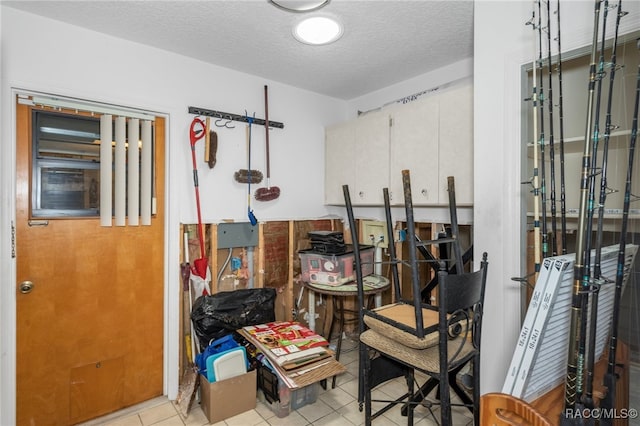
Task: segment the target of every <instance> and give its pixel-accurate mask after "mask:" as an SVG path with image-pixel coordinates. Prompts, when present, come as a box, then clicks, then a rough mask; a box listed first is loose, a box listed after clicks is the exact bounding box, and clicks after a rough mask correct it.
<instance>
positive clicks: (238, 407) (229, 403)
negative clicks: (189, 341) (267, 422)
mask: <svg viewBox="0 0 640 426" xmlns="http://www.w3.org/2000/svg"><path fill="white" fill-rule="evenodd" d="M256 388H257V382H256V370H252V371H249V372H248V373H245V374H242V375H240V376H236V377H232V378H230V379H226V380H221V381H219V382H213V383H210V382H209V381H208V380H207V378H206V377H204V376H203V375H200V403H201V404H202V411H204V414H205V416H207V419H208V420H209V423H210V424H213V423H218V422H220V421H222V420H224V419H228V418H230V417H233V416H236V415H238V414H240V413H244V412H245V411H249V410H252V409H254V408H256V397H257V394H256Z"/></svg>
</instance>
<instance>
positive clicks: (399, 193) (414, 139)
mask: <svg viewBox="0 0 640 426" xmlns="http://www.w3.org/2000/svg"><path fill="white" fill-rule="evenodd" d="M391 112H392V116H393V124H392V127H391V158H390V163H391V167H390V169H391V176H390V189H389V192H390V193H389V196H390V198H391V203H392V204H404V194H403V189H402V170H405V169H406V170H409V171H410V172H411V198H412V201H413V203H414V204H416V205H420V204H437V203H438V184H439V183H438V176H439V173H438V170H439V165H438V157H439V155H438V152H439V147H438V139H439V130H438V129H439V106H438V99H437V98H436V97H427V98H425V99H421V100H419V101H414V102H412V103H411V104H410V105H402V106H398V107H396V108H394V109H393V110H392V111H391ZM445 184H446V182H445Z"/></svg>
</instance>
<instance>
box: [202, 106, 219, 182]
mask: <svg viewBox="0 0 640 426" xmlns="http://www.w3.org/2000/svg"><path fill="white" fill-rule="evenodd" d="M206 125H207V126H206V127H207V128H206V133H205V139H204V162H205V163H207V164H208V165H209V168H210V169H213V166H215V165H216V152H217V151H218V134H217V133H216V132H215V131H213V130H211V119H210V118H209V117H207V119H206Z"/></svg>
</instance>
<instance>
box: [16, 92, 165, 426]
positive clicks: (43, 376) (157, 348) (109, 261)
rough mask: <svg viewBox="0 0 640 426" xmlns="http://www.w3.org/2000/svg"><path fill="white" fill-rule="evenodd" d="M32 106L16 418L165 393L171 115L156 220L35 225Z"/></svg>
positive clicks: (23, 131) (71, 413)
mask: <svg viewBox="0 0 640 426" xmlns="http://www.w3.org/2000/svg"><path fill="white" fill-rule="evenodd" d="M31 108H32V107H29V106H25V105H18V106H17V129H16V130H17V132H16V133H17V138H16V143H17V149H16V155H17V158H16V162H17V164H16V169H17V181H16V185H17V187H16V207H17V212H16V223H17V226H16V242H17V247H16V254H17V257H16V260H17V282H18V285H17V294H16V303H17V371H16V380H17V397H16V399H17V407H16V409H17V423H18V425H39V426H40V425H67V424H73V423H77V422H80V421H83V420H87V419H90V418H94V417H97V416H100V415H103V414H106V413H109V412H112V411H116V410H118V409H120V408H123V407H126V406H129V405H133V404H136V403H138V402H141V401H145V400H148V399H150V398H152V397H155V396H158V395H161V394H162V390H163V368H162V366H163V362H162V360H163V292H164V279H163V277H164V272H163V269H164V266H163V256H164V254H163V253H164V235H163V232H164V231H163V230H164V211H163V204H164V202H163V199H164V195H163V194H164V136H165V135H164V120H163V119H158V120H157V121H156V122H155V124H154V126H155V131H154V132H155V141H156V144H155V153H154V155H155V175H154V183H155V195H156V197H157V199H156V201H157V203H156V205H157V214H156V215H154V217H153V218H152V224H151V226H127V227H101V226H100V223H99V218H97V217H95V218H94V217H92V218H70V219H49V220H48V223H47V224H46V225H44V221H32V222H31V223H30V219H32V218H30V202H29V200H30V183H29V182H30V176H31V172H30V167H31V131H32V130H31V128H32V126H31V121H32V118H31ZM25 281H30V282H31V283H33V287H32V290H31V292H29V293H26V294H25V293H22V292H21V283H24V282H25Z"/></svg>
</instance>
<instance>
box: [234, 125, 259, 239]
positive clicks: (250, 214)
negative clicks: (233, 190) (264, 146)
mask: <svg viewBox="0 0 640 426" xmlns="http://www.w3.org/2000/svg"><path fill="white" fill-rule="evenodd" d="M254 118H255V114H254V117H249V115H247V123H249V125H247V147H248V148H247V151H248V153H249V155H248V164H247V172H248V173H246V178H247V183H248V186H247V216H248V217H249V222H251V225H252V226H256V224H257V223H258V219H256V216H255V215H254V214H253V210H252V209H251V182H252V180H253V177H254V172H255V170H251V125H252V124H253V120H254ZM242 171H243V170H240V172H242ZM240 172H236V180H238V173H240ZM258 173H260V172H258ZM260 181H262V173H260V180H259V181H258V183H259V182H260Z"/></svg>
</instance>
